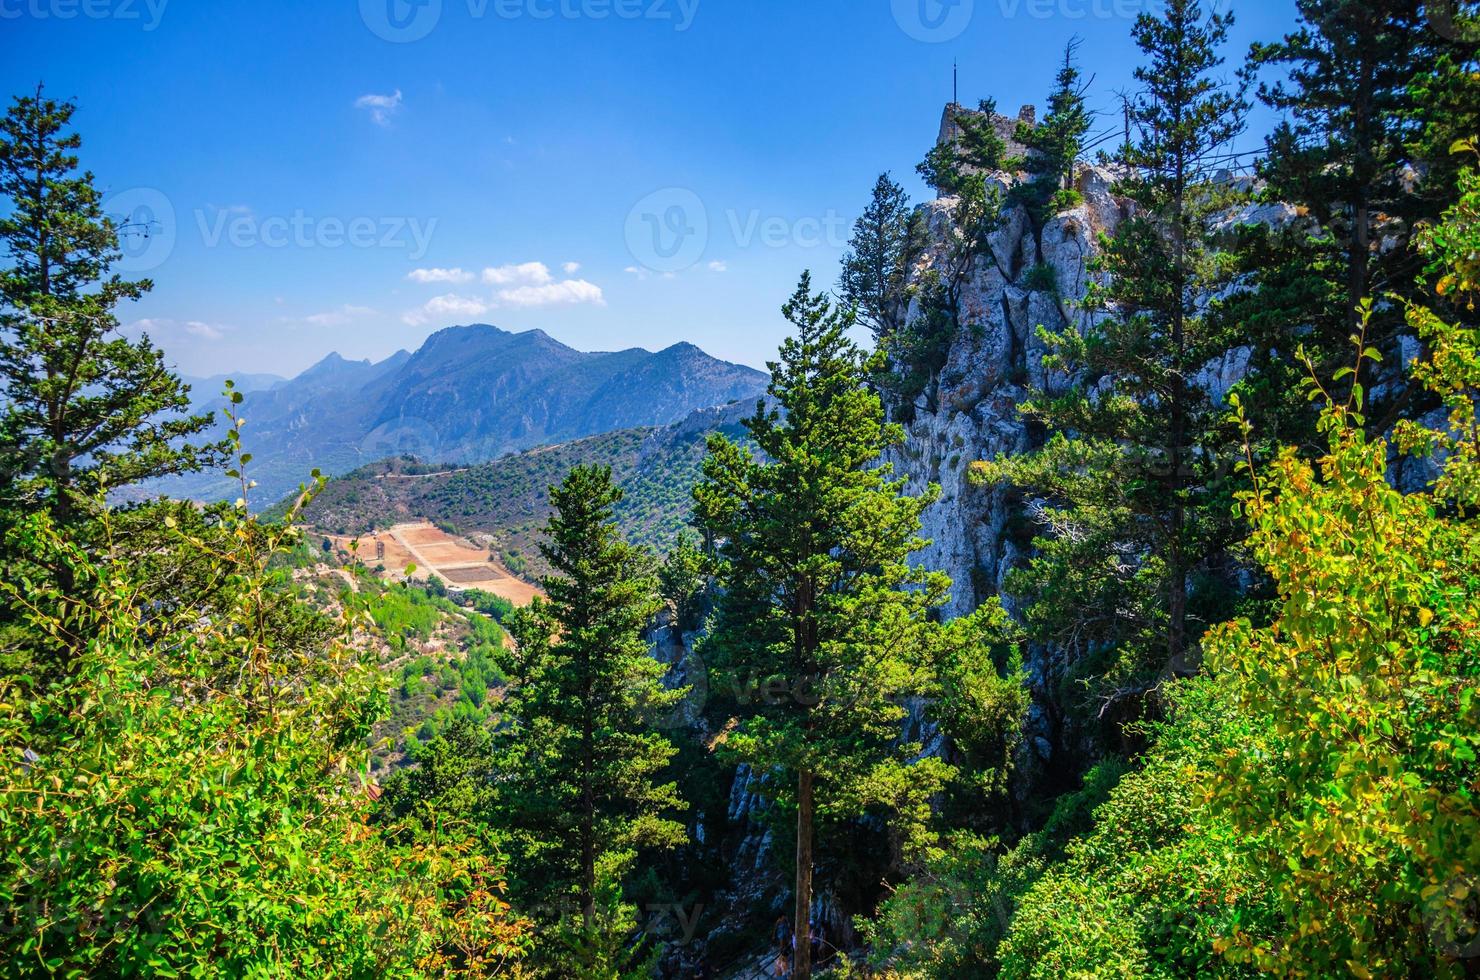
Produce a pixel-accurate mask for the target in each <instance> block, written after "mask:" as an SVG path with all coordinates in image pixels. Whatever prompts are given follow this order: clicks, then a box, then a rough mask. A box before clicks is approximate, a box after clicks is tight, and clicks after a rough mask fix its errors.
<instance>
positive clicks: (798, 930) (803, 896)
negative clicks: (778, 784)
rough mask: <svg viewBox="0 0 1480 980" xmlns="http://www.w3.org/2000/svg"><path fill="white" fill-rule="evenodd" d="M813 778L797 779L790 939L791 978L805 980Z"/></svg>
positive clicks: (808, 949)
mask: <svg viewBox="0 0 1480 980" xmlns="http://www.w3.org/2000/svg"><path fill="white" fill-rule="evenodd" d="M812 817H813V798H812V774H811V773H810V772H804V773H799V774H798V776H797V884H796V893H797V907H796V920H795V922H794V923H793V926H792V935H794V936H795V937H796V947H797V948H796V956H795V957H794V959H793V965H794V968H793V970H792V977H794V978H795V980H808V978H810V977H811V976H812Z"/></svg>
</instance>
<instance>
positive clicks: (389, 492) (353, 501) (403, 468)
mask: <svg viewBox="0 0 1480 980" xmlns="http://www.w3.org/2000/svg"><path fill="white" fill-rule="evenodd" d="M753 407H754V405H753V404H751V405H741V404H737V405H733V406H730V407H728V408H724V409H711V410H706V411H701V412H696V413H694V414H693V415H691V416H689V417H688V418H687V419H684V420H683V421H681V422H678V423H676V424H674V425H672V426H667V427H664V428H646V429H624V430H621V431H617V432H608V433H604V434H602V435H599V436H591V437H589V438H586V439H577V440H575V441H573V442H567V443H559V444H557V445H553V446H541V447H540V448H538V449H531V450H527V451H525V452H522V453H515V454H512V455H509V456H505V457H504V458H502V459H498V460H495V461H493V462H491V463H481V464H478V465H476V466H469V467H464V468H448V467H442V466H435V465H427V464H422V463H419V462H417V461H416V460H414V459H399V460H397V459H390V460H384V461H382V462H380V463H376V464H374V465H371V466H366V467H362V468H360V469H358V470H355V471H354V472H353V473H349V474H346V475H345V476H342V477H336V478H335V479H332V480H330V481H329V482H328V483H327V484H326V485H325V486H324V488H323V490H322V491H321V492H320V493H318V494H317V495H316V496H315V497H314V499H313V501H312V502H311V503H309V505H308V506H307V507H306V508H305V510H304V519H305V520H307V521H308V522H309V523H311V524H312V525H313V526H314V527H315V528H318V529H320V530H324V531H329V532H331V533H334V534H361V533H365V532H368V531H371V530H374V529H376V528H384V527H390V526H391V525H392V524H396V523H398V522H401V521H408V520H430V521H433V522H435V523H438V524H441V525H443V526H446V527H449V528H451V529H453V530H454V531H455V532H456V533H458V534H469V533H473V532H482V533H485V534H488V535H490V536H491V537H492V539H493V541H494V542H495V544H494V548H495V550H496V551H497V552H498V553H499V554H500V555H501V557H502V560H503V562H504V564H505V566H507V567H508V568H510V569H511V570H513V571H515V572H516V573H517V574H519V575H522V576H526V577H530V578H533V579H537V578H538V577H539V576H541V575H544V574H546V573H548V572H549V565H548V564H547V563H546V562H545V560H544V558H543V557H542V556H541V554H540V550H539V544H540V542H541V541H542V539H543V534H544V526H545V522H546V520H548V518H549V516H550V497H549V490H550V487H552V486H554V485H555V484H557V483H559V482H560V481H561V480H562V479H563V478H564V476H565V474H566V473H567V472H569V471H570V469H571V467H573V466H576V465H578V464H587V465H600V466H608V467H610V468H611V471H612V480H613V482H614V483H615V484H616V485H617V486H618V487H619V488H621V490H622V493H623V496H622V499H621V500H620V501H618V502H617V503H616V505H615V507H614V508H613V514H614V516H615V518H616V521H617V526H618V527H620V528H621V530H622V534H623V536H624V537H626V538H627V540H629V541H631V542H632V543H633V544H637V545H640V546H642V547H644V548H648V549H650V550H652V551H654V552H657V553H660V554H661V553H666V552H667V550H668V549H669V548H670V547H672V546H673V544H674V542H675V540H676V538H677V536H678V535H679V533H680V532H681V531H682V530H683V529H684V527H685V526H687V524H688V522H689V517H690V513H691V511H692V510H693V496H692V495H693V488H694V485H695V484H696V483H698V482H699V469H700V466H701V464H702V463H703V461H704V452H705V439H706V437H707V436H708V435H709V434H710V433H712V432H725V433H729V434H732V435H738V433H739V432H740V422H739V420H740V418H741V417H742V416H743V415H745V414H746V413H747V411H748V410H749V409H752V408H753ZM269 513H273V512H269Z"/></svg>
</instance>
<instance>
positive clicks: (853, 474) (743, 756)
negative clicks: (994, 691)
mask: <svg viewBox="0 0 1480 980" xmlns="http://www.w3.org/2000/svg"><path fill="white" fill-rule="evenodd" d="M783 313H784V315H785V316H786V318H787V320H789V321H790V322H791V323H792V324H793V325H794V326H795V328H796V334H795V335H794V336H792V337H790V338H788V339H787V340H786V341H785V343H783V344H782V347H781V355H780V359H779V360H778V361H776V362H774V363H772V364H771V365H770V368H771V384H770V387H769V389H768V390H769V392H770V396H771V398H772V399H774V403H773V404H772V406H771V407H769V408H768V407H765V406H762V407H760V408H758V410H757V412H756V414H755V415H754V416H753V417H751V418H750V419H748V420H747V421H746V423H745V426H746V429H747V430H748V432H749V434H750V437H751V439H752V440H753V441H754V443H755V446H756V449H757V450H758V451H759V454H755V453H752V452H751V451H750V450H748V449H746V448H744V447H742V446H739V445H737V444H735V443H733V442H731V441H730V440H728V439H726V438H725V437H724V436H722V435H715V436H713V437H711V440H710V445H709V452H710V455H709V457H708V459H707V460H706V461H705V464H704V481H703V482H702V483H701V484H700V485H699V487H698V488H697V489H696V490H695V492H694V496H695V500H696V502H697V508H696V519H697V520H698V522H699V523H700V524H701V525H702V526H703V527H704V529H705V530H706V531H707V532H708V533H709V534H710V535H711V536H712V537H713V540H715V541H716V542H717V543H718V555H717V559H718V570H717V582H718V585H719V587H720V589H719V593H718V598H717V600H716V601H717V609H716V612H715V617H714V620H713V627H712V634H711V636H710V638H709V640H708V642H707V643H706V645H705V646H704V648H703V649H704V651H705V653H706V656H707V659H708V661H709V663H710V667H711V669H712V670H715V671H717V672H719V673H720V674H721V675H727V676H728V677H729V679H730V681H731V683H732V684H733V685H734V689H735V690H737V691H739V692H743V693H742V694H741V698H740V700H741V705H740V707H741V709H742V717H741V718H740V719H739V721H738V725H737V727H736V728H735V729H734V730H733V731H732V732H730V733H729V735H728V736H727V746H726V747H727V749H728V750H729V751H730V752H731V753H733V755H734V757H735V758H737V759H740V760H742V761H745V762H748V763H749V764H750V765H751V766H752V767H753V768H754V769H755V770H756V771H757V772H760V773H766V774H770V775H771V776H772V777H774V778H773V779H771V780H768V785H770V786H772V787H773V789H774V791H775V792H776V794H777V796H778V798H779V800H780V801H781V802H782V803H783V805H784V806H786V807H795V812H796V887H795V900H796V906H795V924H794V927H795V935H796V937H797V943H796V963H795V972H794V974H793V975H794V976H795V977H798V978H804V977H808V976H810V975H811V952H810V948H811V946H810V943H809V942H808V936H809V926H810V916H809V912H810V910H811V905H812V896H813V881H812V875H813V865H814V844H815V840H814V838H815V829H816V826H817V822H818V820H819V818H821V817H825V816H833V817H842V816H847V815H850V814H851V813H856V812H858V811H859V810H860V809H862V808H864V807H866V806H867V805H868V803H869V801H870V800H871V799H873V797H872V795H871V794H873V793H874V792H876V791H877V790H878V788H880V787H883V786H891V785H892V786H896V787H897V786H899V785H901V784H904V785H909V786H912V787H915V788H917V789H919V790H920V791H921V792H928V787H929V786H930V785H932V784H934V783H936V782H937V781H938V778H939V776H940V775H941V774H940V772H939V771H938V769H939V765H938V763H934V762H930V761H926V762H923V763H920V764H917V765H915V766H913V767H911V766H910V764H909V759H910V751H911V747H910V746H902V745H900V744H899V743H898V736H899V727H898V723H899V721H900V719H901V718H903V717H904V708H903V707H902V706H901V704H900V697H901V695H903V694H904V693H906V692H908V691H910V690H912V689H915V688H916V685H917V684H919V683H920V681H921V680H922V671H921V668H920V663H919V661H920V660H923V659H924V658H925V653H924V650H925V647H926V646H927V644H926V643H925V638H926V637H925V634H924V631H927V630H930V629H931V623H930V622H929V619H928V615H929V613H930V611H931V610H932V609H933V608H934V607H936V606H938V605H939V604H940V603H941V602H942V601H943V599H944V598H945V595H946V590H947V589H948V588H949V584H950V583H949V580H948V579H947V578H946V577H945V576H944V575H942V574H940V573H931V572H924V571H920V570H916V569H912V568H911V567H910V566H909V565H908V564H907V563H906V557H907V556H908V555H909V554H910V553H911V552H912V551H914V550H916V549H918V548H919V547H921V546H922V545H923V543H924V542H923V541H921V540H920V539H919V538H918V537H917V532H918V530H919V528H920V513H921V511H922V510H923V509H924V508H925V507H926V506H927V505H928V504H929V503H930V502H931V501H932V500H933V499H934V491H932V492H931V493H930V494H927V495H925V496H922V497H912V496H909V495H907V494H905V493H904V490H903V480H895V479H891V474H890V468H889V467H888V466H887V465H884V464H881V463H880V462H879V456H880V454H881V453H883V452H884V451H885V450H887V449H888V448H890V447H891V446H894V445H896V444H898V443H899V442H900V441H901V440H902V438H903V432H902V430H901V429H900V428H899V427H898V426H895V425H886V424H885V423H884V413H883V407H882V405H881V404H880V401H879V398H878V396H877V395H875V394H873V393H872V392H871V391H870V390H869V389H868V387H867V385H866V383H865V378H866V365H865V358H864V356H863V354H862V353H861V352H860V351H859V350H858V349H857V348H856V347H855V346H854V345H853V344H852V343H851V342H850V341H849V340H848V338H847V331H848V328H849V327H850V326H851V325H852V316H851V314H849V313H846V312H842V311H839V310H836V309H833V308H832V307H831V304H830V303H829V302H828V300H827V299H826V298H825V297H823V296H821V295H813V294H812V292H811V277H810V276H808V275H804V276H803V277H802V280H801V283H800V284H799V285H798V287H797V290H796V293H795V294H794V295H793V296H792V297H791V299H790V300H789V301H788V302H787V304H786V305H785V307H784V308H783Z"/></svg>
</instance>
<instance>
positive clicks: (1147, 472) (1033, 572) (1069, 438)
mask: <svg viewBox="0 0 1480 980" xmlns="http://www.w3.org/2000/svg"><path fill="white" fill-rule="evenodd" d="M1230 22H1231V18H1230V16H1229V15H1226V14H1210V15H1206V16H1205V15H1204V13H1203V11H1202V9H1201V7H1200V5H1199V4H1198V3H1197V2H1196V0H1170V2H1169V3H1168V4H1167V6H1166V10H1165V13H1164V16H1161V17H1152V16H1149V15H1143V16H1141V17H1140V18H1138V19H1137V21H1136V25H1135V28H1134V36H1135V39H1136V42H1137V44H1138V45H1139V47H1140V49H1141V51H1142V52H1143V53H1144V55H1145V57H1146V63H1145V64H1144V65H1143V66H1142V67H1140V68H1138V69H1137V70H1136V78H1137V79H1138V80H1139V82H1140V83H1141V85H1142V91H1141V92H1140V94H1139V95H1137V96H1136V97H1135V98H1134V99H1133V100H1131V102H1130V114H1131V122H1132V126H1133V128H1134V138H1133V140H1132V142H1131V144H1130V145H1128V146H1126V147H1124V148H1123V149H1122V151H1121V153H1120V160H1119V161H1118V162H1119V163H1120V164H1121V165H1122V166H1123V167H1124V168H1125V171H1126V174H1127V176H1126V177H1125V178H1124V179H1123V180H1121V181H1120V182H1119V184H1118V187H1117V190H1118V192H1119V193H1121V194H1124V195H1126V196H1127V197H1129V198H1131V199H1132V200H1133V201H1134V202H1135V203H1136V205H1137V208H1136V210H1135V212H1134V214H1133V215H1132V216H1131V217H1130V218H1128V219H1126V220H1125V221H1123V222H1121V224H1120V225H1119V226H1118V227H1117V228H1116V230H1115V233H1114V235H1113V236H1112V237H1110V238H1109V239H1108V240H1106V241H1105V242H1104V246H1103V248H1104V252H1103V256H1102V257H1101V259H1100V260H1099V263H1098V270H1097V271H1098V272H1100V273H1101V274H1102V275H1101V276H1100V284H1099V285H1097V286H1095V287H1093V288H1092V290H1091V293H1090V295H1089V297H1088V300H1087V303H1088V305H1089V306H1090V307H1091V308H1092V309H1095V310H1097V311H1098V313H1099V316H1098V317H1097V318H1096V322H1095V324H1094V326H1093V327H1091V328H1090V329H1089V330H1088V331H1087V332H1086V333H1084V334H1083V335H1081V334H1080V333H1079V332H1078V331H1077V330H1075V329H1067V330H1064V331H1062V332H1058V333H1051V332H1049V331H1043V333H1044V338H1045V342H1046V343H1047V345H1048V346H1049V349H1050V355H1049V357H1048V358H1046V366H1051V367H1053V368H1057V369H1061V370H1063V371H1064V373H1065V374H1067V375H1068V377H1070V378H1071V379H1074V383H1072V384H1070V385H1069V386H1068V387H1067V390H1064V391H1049V390H1038V391H1035V392H1034V393H1033V395H1032V397H1031V399H1030V400H1029V401H1028V402H1027V403H1025V404H1024V406H1023V408H1022V410H1023V412H1024V414H1026V415H1027V416H1028V417H1029V418H1031V419H1033V420H1035V421H1038V422H1041V423H1042V424H1044V425H1045V426H1046V427H1047V428H1048V429H1049V430H1050V432H1051V433H1052V436H1051V438H1050V439H1049V441H1048V443H1047V445H1045V446H1044V447H1043V448H1042V449H1041V450H1039V451H1037V452H1035V453H1032V454H1029V455H1027V456H1024V457H1019V458H1015V459H1009V460H1004V461H1000V462H997V463H995V464H986V465H983V466H981V467H980V468H979V470H978V475H979V477H980V478H983V479H988V480H1000V481H1005V482H1009V483H1012V484H1015V485H1018V486H1020V487H1022V488H1024V489H1025V490H1026V491H1028V492H1029V493H1031V494H1032V495H1034V496H1036V497H1039V498H1040V499H1043V500H1045V501H1046V502H1047V503H1046V504H1045V506H1044V507H1043V509H1042V510H1041V511H1040V513H1039V518H1040V521H1041V523H1042V525H1043V526H1044V527H1045V528H1047V529H1049V531H1050V533H1049V534H1048V535H1046V536H1044V537H1042V538H1040V539H1039V540H1038V542H1037V545H1038V549H1039V550H1038V554H1037V555H1036V557H1034V558H1033V559H1032V560H1031V561H1030V562H1029V564H1028V566H1027V567H1026V568H1025V569H1023V570H1020V571H1019V572H1018V573H1017V574H1016V575H1015V576H1014V577H1013V580H1012V582H1011V584H1010V588H1011V589H1012V590H1013V591H1016V592H1018V593H1020V594H1022V595H1023V596H1024V597H1025V598H1028V599H1031V600H1032V604H1031V605H1030V607H1029V611H1028V617H1029V620H1030V623H1032V624H1033V625H1034V626H1035V627H1036V630H1037V634H1038V638H1039V639H1040V640H1045V641H1049V642H1052V643H1054V644H1055V645H1057V646H1059V647H1060V648H1062V649H1066V650H1067V652H1068V655H1069V658H1070V660H1071V661H1079V665H1078V668H1079V669H1080V670H1081V671H1085V672H1089V673H1093V674H1097V675H1101V677H1102V679H1103V680H1104V681H1105V682H1106V683H1104V684H1103V686H1102V689H1101V692H1100V693H1101V694H1102V695H1103V696H1104V697H1105V698H1106V699H1107V706H1115V707H1117V710H1118V708H1119V707H1121V706H1123V707H1127V708H1130V707H1131V706H1132V705H1133V704H1134V703H1135V702H1137V701H1139V699H1140V696H1141V695H1142V694H1143V693H1144V692H1145V691H1146V690H1148V689H1149V687H1150V686H1151V685H1152V684H1153V683H1154V682H1155V678H1156V676H1157V675H1158V674H1159V673H1160V671H1161V670H1162V669H1167V668H1169V669H1171V670H1173V671H1181V670H1184V669H1186V668H1187V667H1188V666H1189V665H1188V662H1187V654H1188V647H1189V645H1190V643H1191V642H1192V641H1193V640H1194V639H1195V638H1196V632H1194V631H1195V630H1197V629H1198V627H1199V626H1200V625H1202V622H1203V621H1205V620H1207V619H1208V618H1210V616H1214V615H1218V614H1219V611H1218V610H1217V609H1216V608H1215V609H1205V610H1202V611H1201V612H1200V611H1199V610H1197V609H1193V610H1192V611H1189V605H1188V600H1189V592H1191V591H1192V586H1193V584H1194V577H1195V576H1200V575H1201V574H1203V573H1207V572H1212V571H1215V569H1214V568H1213V567H1212V565H1213V564H1215V563H1216V562H1217V560H1218V558H1219V556H1220V555H1221V553H1222V552H1223V551H1224V550H1225V549H1226V548H1227V547H1228V545H1229V544H1230V542H1231V540H1232V538H1233V537H1234V535H1233V532H1232V531H1231V530H1230V528H1229V526H1228V525H1229V519H1228V514H1229V511H1230V507H1231V498H1230V497H1229V496H1228V487H1227V481H1226V479H1224V478H1223V477H1224V475H1226V474H1220V465H1221V464H1224V463H1227V462H1229V461H1230V460H1231V459H1232V458H1233V453H1232V451H1231V447H1230V446H1225V445H1223V443H1225V442H1228V441H1229V439H1230V436H1231V434H1230V433H1226V432H1224V431H1223V427H1222V426H1221V425H1220V416H1221V414H1222V413H1221V412H1220V411H1219V410H1218V407H1217V406H1215V405H1214V404H1213V403H1212V401H1211V399H1210V398H1209V395H1208V393H1207V391H1206V390H1205V389H1204V388H1203V387H1201V386H1199V385H1197V384H1194V383H1193V381H1192V379H1193V378H1194V376H1195V375H1196V373H1197V372H1198V370H1199V368H1200V367H1201V366H1202V365H1204V364H1206V363H1208V362H1209V361H1211V360H1213V359H1214V358H1216V357H1219V356H1220V355H1222V354H1224V353H1225V352H1226V351H1227V350H1228V348H1229V346H1230V343H1231V342H1230V339H1229V337H1228V336H1227V334H1226V332H1225V331H1223V330H1221V329H1219V328H1218V327H1217V326H1216V325H1215V324H1214V323H1213V322H1212V321H1211V320H1210V318H1209V317H1208V316H1207V300H1208V298H1209V296H1210V295H1211V294H1213V293H1214V292H1216V290H1217V289H1218V288H1219V287H1220V285H1222V284H1223V282H1224V279H1223V274H1224V270H1223V268H1222V266H1221V264H1220V262H1219V261H1218V258H1217V255H1216V250H1215V248H1214V245H1213V241H1212V237H1211V234H1210V232H1209V231H1208V225H1209V219H1210V217H1211V216H1212V215H1213V214H1215V213H1218V212H1220V211H1221V210H1223V209H1224V208H1225V207H1226V206H1227V201H1226V199H1225V198H1226V189H1225V188H1224V187H1223V186H1222V185H1220V184H1218V183H1217V182H1216V181H1214V179H1213V177H1214V170H1215V168H1216V167H1217V166H1218V164H1219V162H1220V156H1222V155H1223V154H1226V152H1227V148H1228V145H1229V143H1230V142H1231V141H1232V140H1233V139H1234V137H1235V136H1236V135H1237V134H1238V133H1239V131H1240V129H1241V125H1242V116H1243V111H1244V109H1245V103H1244V102H1243V100H1242V98H1241V96H1240V94H1239V93H1238V92H1237V91H1230V90H1229V89H1228V88H1227V87H1225V85H1224V84H1222V83H1221V82H1220V80H1219V79H1218V76H1217V71H1218V69H1219V66H1220V65H1221V63H1222V59H1221V57H1220V56H1219V54H1218V49H1219V47H1220V45H1221V44H1222V42H1223V40H1224V38H1225V37H1226V35H1227V31H1228V27H1229V24H1230ZM1040 329H1041V328H1040ZM1210 593H1211V594H1217V591H1216V590H1207V589H1204V590H1200V591H1199V596H1202V597H1204V598H1210ZM1215 606H1216V604H1215ZM1091 656H1094V657H1098V658H1102V661H1103V662H1099V663H1091V662H1087V661H1086V660H1085V658H1087V657H1091ZM1122 703H1123V704H1122Z"/></svg>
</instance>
